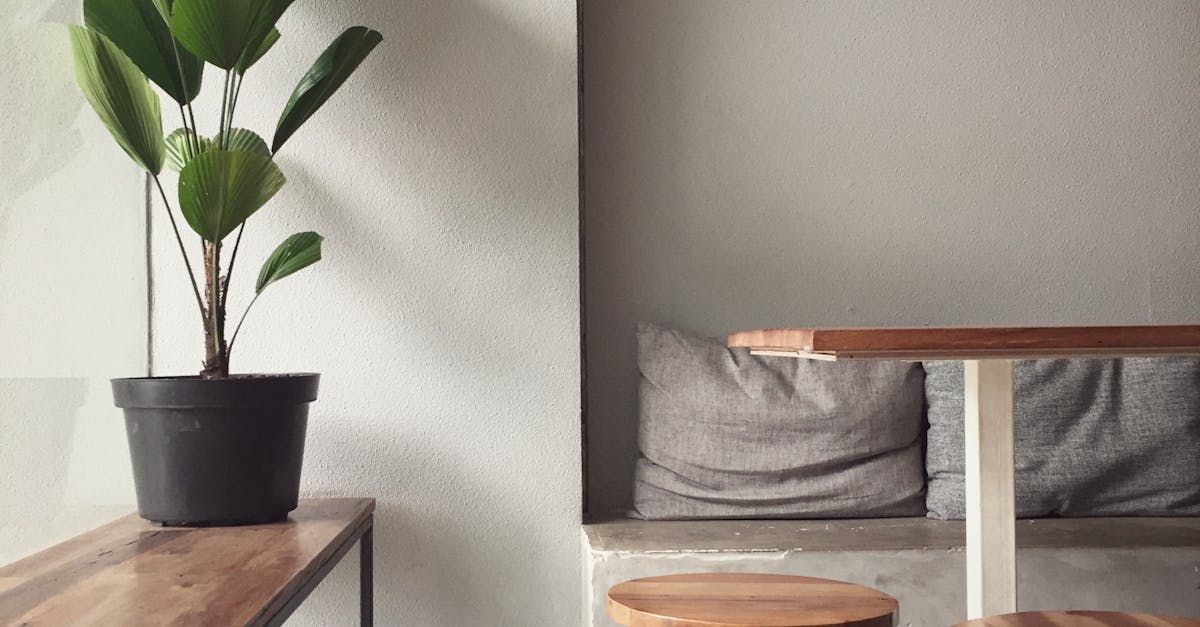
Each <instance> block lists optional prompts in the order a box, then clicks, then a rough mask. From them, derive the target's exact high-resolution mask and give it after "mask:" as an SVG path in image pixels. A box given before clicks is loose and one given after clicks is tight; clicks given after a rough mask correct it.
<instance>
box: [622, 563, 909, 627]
mask: <svg viewBox="0 0 1200 627" xmlns="http://www.w3.org/2000/svg"><path fill="white" fill-rule="evenodd" d="M898 607H899V606H898V605H897V603H896V599H893V598H892V597H890V596H888V595H886V594H884V593H882V592H880V591H878V590H874V589H872V588H867V587H865V586H859V585H856V584H852V583H845V582H841V581H831V580H829V579H814V578H812V577H798V576H792V575H764V574H754V573H695V574H683V575H665V576H662V577H647V578H645V579H635V580H633V581H626V582H623V583H619V584H617V585H615V586H613V587H612V588H611V589H610V590H609V591H608V614H609V616H610V617H611V618H612V619H613V620H614V621H616V622H617V623H620V624H622V625H629V626H631V627H683V626H685V625H686V626H687V627H737V626H739V625H744V626H747V627H749V626H751V625H753V626H754V627H775V626H789V627H833V626H834V625H837V626H839V627H892V626H893V625H894V622H895V614H896V611H897V609H898Z"/></svg>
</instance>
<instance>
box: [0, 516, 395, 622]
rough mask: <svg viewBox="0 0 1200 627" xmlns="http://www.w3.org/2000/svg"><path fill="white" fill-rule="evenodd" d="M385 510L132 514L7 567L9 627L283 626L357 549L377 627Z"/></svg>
mask: <svg viewBox="0 0 1200 627" xmlns="http://www.w3.org/2000/svg"><path fill="white" fill-rule="evenodd" d="M374 511H375V500H374V499H314V500H305V501H301V502H300V507H299V508H297V509H296V510H295V511H294V512H292V514H291V517H290V518H289V520H287V521H286V522H282V523H274V524H269V525H250V526H246V527H208V528H202V527H201V528H188V527H166V528H164V527H154V526H152V525H151V524H150V523H148V522H146V521H145V520H142V519H141V518H138V517H137V516H136V515H133V514H130V515H129V516H126V517H124V518H120V519H117V520H115V521H113V522H111V523H109V524H107V525H104V526H102V527H98V528H96V529H93V530H92V531H89V532H87V533H85V534H83V535H80V536H76V537H74V538H72V539H70V540H67V541H66V542H63V543H62V544H59V545H56V546H53V547H50V548H49V549H46V550H45V551H42V552H41V553H37V554H34V555H31V556H29V557H27V558H25V559H23V560H21V561H19V562H16V563H13V564H10V565H8V566H5V567H3V568H0V625H29V626H42V625H44V626H47V627H51V626H54V627H57V626H59V625H105V626H108V625H121V626H127V627H139V626H143V625H144V626H147V627H149V626H152V625H153V626H159V625H179V626H192V625H195V626H197V627H199V626H205V627H209V626H221V627H224V626H232V625H253V626H255V627H260V626H268V625H272V626H273V625H282V624H283V622H284V621H285V620H287V617H288V616H289V615H291V613H292V612H293V611H294V610H295V609H296V608H297V607H298V606H299V605H300V603H302V602H303V601H304V599H305V598H306V597H308V594H309V593H310V592H312V590H313V589H314V588H316V586H317V584H318V583H320V582H321V580H322V579H324V578H325V575H327V574H328V573H329V571H330V570H331V569H332V568H333V567H334V566H335V565H336V564H337V563H338V562H339V561H340V560H341V559H342V556H344V555H345V554H346V553H347V552H348V551H349V550H350V548H351V547H352V546H354V543H355V542H358V543H359V546H360V550H361V562H360V569H361V570H360V584H361V585H362V589H361V591H360V593H361V610H360V612H361V615H360V620H361V621H362V624H363V625H371V623H372V620H373V619H372V614H373V610H372V568H373V564H372V528H373V525H374Z"/></svg>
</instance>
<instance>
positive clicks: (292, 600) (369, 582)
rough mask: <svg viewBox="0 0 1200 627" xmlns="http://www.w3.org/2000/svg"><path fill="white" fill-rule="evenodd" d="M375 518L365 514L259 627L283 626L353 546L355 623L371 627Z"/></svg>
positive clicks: (373, 616) (372, 624)
mask: <svg viewBox="0 0 1200 627" xmlns="http://www.w3.org/2000/svg"><path fill="white" fill-rule="evenodd" d="M374 530H375V515H374V514H369V515H368V516H367V517H366V518H364V519H363V521H362V522H361V523H359V524H358V526H357V527H355V528H354V531H352V532H351V533H350V535H349V536H347V537H346V539H345V540H344V541H343V542H342V543H341V544H340V545H338V547H337V549H335V550H334V551H333V553H332V554H331V555H330V556H329V558H328V559H326V560H325V561H324V562H322V563H321V564H320V565H319V566H317V570H316V572H315V573H314V574H313V576H312V577H309V578H308V580H307V581H305V582H304V585H302V586H300V589H299V590H297V591H296V592H295V593H294V594H292V596H291V597H289V598H288V600H287V601H286V602H285V603H284V604H283V607H281V608H280V609H279V611H278V612H276V613H275V614H274V615H273V616H269V617H267V619H266V622H264V623H261V625H263V626H264V627H279V626H280V625H283V623H284V621H286V620H287V619H288V618H289V617H290V616H291V615H292V612H295V611H296V608H298V607H300V604H301V603H304V600H305V599H307V598H308V595H309V594H311V593H312V591H313V590H315V589H316V587H317V585H319V584H320V583H321V582H322V581H324V580H325V576H326V575H328V574H329V571H331V570H333V567H334V566H337V565H338V563H339V562H341V561H342V558H343V557H345V556H346V553H349V552H350V548H351V547H353V546H354V543H355V542H357V543H358V545H359V565H358V570H359V574H358V582H359V586H360V589H359V621H360V624H361V625H362V627H374V625H375V546H374V545H375V538H374V535H375V534H374Z"/></svg>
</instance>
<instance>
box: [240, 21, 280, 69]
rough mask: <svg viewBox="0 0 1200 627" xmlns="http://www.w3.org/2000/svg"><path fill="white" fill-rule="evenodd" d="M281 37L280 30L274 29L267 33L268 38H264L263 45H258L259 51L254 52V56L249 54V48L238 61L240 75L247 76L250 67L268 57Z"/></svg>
mask: <svg viewBox="0 0 1200 627" xmlns="http://www.w3.org/2000/svg"><path fill="white" fill-rule="evenodd" d="M279 36H280V35H279V30H278V29H276V28H272V29H271V30H270V31H267V36H266V38H264V39H263V40H262V43H260V44H259V45H258V49H256V50H255V51H254V54H249V52H250V49H249V48H247V49H246V52H245V53H243V54H242V58H241V59H239V60H238V64H237V71H238V74H245V73H246V70H248V69H250V66H252V65H254V64H255V63H258V60H259V59H261V58H263V57H264V56H266V54H267V53H268V52H270V50H271V48H272V47H273V46H274V45H275V42H277V41H279Z"/></svg>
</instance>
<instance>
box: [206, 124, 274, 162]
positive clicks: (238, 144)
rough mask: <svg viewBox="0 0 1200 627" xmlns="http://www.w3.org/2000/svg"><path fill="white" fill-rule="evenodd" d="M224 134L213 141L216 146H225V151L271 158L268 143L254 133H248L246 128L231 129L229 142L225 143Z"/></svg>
mask: <svg viewBox="0 0 1200 627" xmlns="http://www.w3.org/2000/svg"><path fill="white" fill-rule="evenodd" d="M224 137H225V134H224V133H221V134H218V135H217V138H216V139H215V140H213V141H214V142H215V143H216V145H218V146H223V149H224V150H230V151H241V152H252V153H254V154H257V155H262V156H264V157H270V156H271V149H270V148H267V142H266V140H264V139H263V138H261V137H259V136H258V134H257V133H255V132H254V131H248V130H246V129H244V128H235V129H230V131H229V140H228V141H227V142H224V141H223V139H224Z"/></svg>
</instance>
